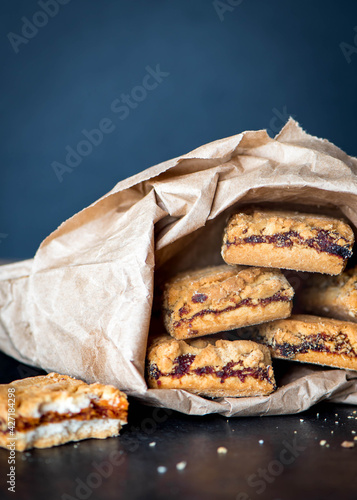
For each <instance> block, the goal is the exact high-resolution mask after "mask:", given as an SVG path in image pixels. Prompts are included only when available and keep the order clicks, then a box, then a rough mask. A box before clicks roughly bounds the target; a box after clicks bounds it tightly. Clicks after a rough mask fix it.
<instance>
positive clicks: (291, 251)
mask: <svg viewBox="0 0 357 500" xmlns="http://www.w3.org/2000/svg"><path fill="white" fill-rule="evenodd" d="M353 243H354V235H353V231H352V229H351V228H350V226H349V225H348V224H346V223H345V222H343V221H341V220H339V219H334V218H331V217H326V216H323V215H311V214H302V213H298V212H285V211H270V210H246V211H242V212H240V213H237V214H234V215H232V217H231V218H230V220H229V222H228V225H227V227H226V228H225V232H224V237H223V246H222V257H223V259H224V260H225V262H227V264H243V265H249V266H263V267H277V268H281V269H295V270H297V271H311V272H316V273H324V274H339V273H341V272H342V271H343V269H344V267H345V265H346V262H347V259H348V258H349V257H351V255H352V246H353Z"/></svg>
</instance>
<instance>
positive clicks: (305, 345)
mask: <svg viewBox="0 0 357 500" xmlns="http://www.w3.org/2000/svg"><path fill="white" fill-rule="evenodd" d="M255 330H256V335H254V339H255V340H256V341H257V342H262V343H263V344H265V345H266V346H268V347H269V349H270V352H271V355H272V357H273V358H280V359H288V360H292V361H301V362H304V363H313V364H319V365H325V366H334V367H337V368H346V369H349V370H357V325H356V324H355V323H351V322H347V321H340V320H336V319H329V318H322V317H319V316H310V315H303V314H301V315H293V316H291V317H290V318H288V319H285V320H278V321H272V322H271V323H268V324H266V325H259V326H258V327H256V329H255Z"/></svg>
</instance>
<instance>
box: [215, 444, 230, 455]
mask: <svg viewBox="0 0 357 500" xmlns="http://www.w3.org/2000/svg"><path fill="white" fill-rule="evenodd" d="M227 451H228V450H227V448H225V447H224V446H220V447H219V448H217V453H219V454H220V455H221V454H222V455H225V454H226V453H227Z"/></svg>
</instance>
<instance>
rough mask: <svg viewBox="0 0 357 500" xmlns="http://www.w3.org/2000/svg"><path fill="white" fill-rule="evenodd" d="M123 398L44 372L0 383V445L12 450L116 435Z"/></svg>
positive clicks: (123, 420) (109, 390)
mask: <svg viewBox="0 0 357 500" xmlns="http://www.w3.org/2000/svg"><path fill="white" fill-rule="evenodd" d="M127 413H128V401H127V398H126V395H125V394H124V393H123V392H121V391H119V390H118V389H116V388H115V387H113V386H111V385H102V384H98V383H96V384H91V385H88V384H86V383H85V382H82V381H81V380H77V379H74V378H71V377H68V376H66V375H59V374H58V373H50V374H48V375H45V376H43V375H40V376H38V377H30V378H26V379H22V380H15V381H14V382H11V383H10V384H6V385H0V446H2V447H4V448H6V447H7V446H8V445H9V443H10V442H14V443H15V449H16V450H18V451H23V450H27V449H28V448H48V447H51V446H57V445H60V444H63V443H68V442H69V441H79V440H81V439H87V438H100V439H104V438H107V437H110V436H117V435H118V434H119V431H120V429H121V427H122V425H124V424H126V423H127Z"/></svg>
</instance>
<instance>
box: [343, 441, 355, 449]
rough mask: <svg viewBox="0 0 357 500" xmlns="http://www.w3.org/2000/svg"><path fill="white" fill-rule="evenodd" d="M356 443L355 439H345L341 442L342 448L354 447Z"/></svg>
mask: <svg viewBox="0 0 357 500" xmlns="http://www.w3.org/2000/svg"><path fill="white" fill-rule="evenodd" d="M354 445H355V443H354V442H353V441H344V442H343V443H341V446H342V448H353V447H354Z"/></svg>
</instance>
